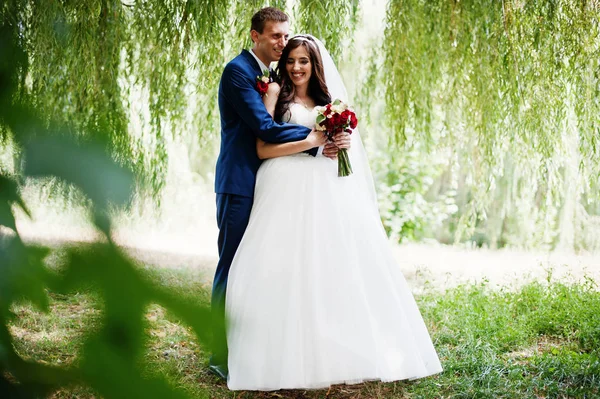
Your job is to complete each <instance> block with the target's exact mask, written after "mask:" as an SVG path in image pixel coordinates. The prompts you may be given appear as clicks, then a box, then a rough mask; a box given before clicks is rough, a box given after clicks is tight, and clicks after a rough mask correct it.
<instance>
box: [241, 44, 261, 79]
mask: <svg viewBox="0 0 600 399" xmlns="http://www.w3.org/2000/svg"><path fill="white" fill-rule="evenodd" d="M240 56H242V57H243V58H244V59H245V60H246V63H247V64H248V66H249V67H250V68H251V69H252V72H253V73H254V74H255V75H256V76H260V75H262V70H261V69H260V66H259V65H258V62H256V60H255V59H254V57H253V56H252V54H250V52H249V51H248V50H242V53H241V54H240Z"/></svg>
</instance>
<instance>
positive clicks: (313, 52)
mask: <svg viewBox="0 0 600 399" xmlns="http://www.w3.org/2000/svg"><path fill="white" fill-rule="evenodd" d="M300 46H303V47H304V48H305V49H306V52H307V53H308V56H309V57H310V63H311V65H312V73H311V75H310V80H309V81H308V90H307V94H308V96H309V97H310V98H312V99H313V101H314V102H315V105H326V104H329V103H330V102H331V96H330V95H329V90H328V89H327V85H326V84H325V71H324V70H323V60H322V59H321V53H320V52H319V48H318V46H317V43H316V42H315V41H314V40H313V39H312V38H311V37H310V36H305V35H298V36H294V37H292V38H291V39H290V40H289V41H288V43H287V46H285V48H284V49H283V52H282V53H281V58H280V59H279V63H278V64H277V69H278V72H279V74H280V77H281V91H280V93H279V99H278V100H277V105H276V106H275V120H276V121H279V122H282V119H283V116H284V115H285V113H286V112H287V111H288V110H289V109H290V105H291V103H292V102H293V101H294V96H295V95H296V87H295V86H294V84H293V83H292V80H291V79H290V76H289V74H288V72H287V69H286V68H285V64H286V62H287V59H288V57H289V56H290V52H291V51H292V50H294V49H295V48H298V47H300Z"/></svg>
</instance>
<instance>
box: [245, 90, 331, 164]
mask: <svg viewBox="0 0 600 399" xmlns="http://www.w3.org/2000/svg"><path fill="white" fill-rule="evenodd" d="M279 90H280V86H279V84H277V83H269V88H268V90H267V94H266V95H265V96H263V102H264V103H265V107H266V108H267V112H268V113H269V115H271V117H273V115H275V106H276V105H277V98H278V95H279ZM322 144H325V135H324V134H322V133H321V132H317V131H315V130H313V131H312V132H310V133H309V135H308V136H306V138H305V139H304V140H300V141H293V142H290V143H283V144H274V143H266V142H264V141H262V140H261V139H259V138H257V139H256V153H257V154H258V157H259V158H260V159H268V158H277V157H283V156H286V155H292V154H297V153H299V152H303V151H306V150H310V149H311V148H314V147H318V146H320V145H322Z"/></svg>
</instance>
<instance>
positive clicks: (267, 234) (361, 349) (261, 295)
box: [226, 35, 442, 390]
mask: <svg viewBox="0 0 600 399" xmlns="http://www.w3.org/2000/svg"><path fill="white" fill-rule="evenodd" d="M279 71H280V73H281V75H282V84H281V91H280V93H279V97H277V95H276V92H277V91H278V90H279V87H278V86H277V85H274V84H271V85H270V94H268V95H267V96H265V98H264V101H265V105H266V107H267V110H268V111H269V112H270V113H271V115H273V116H274V118H275V119H276V120H278V121H286V122H288V121H289V122H291V123H296V124H300V125H304V126H307V127H313V126H314V124H315V119H316V115H317V111H316V110H315V108H314V107H315V106H316V105H325V104H327V103H329V102H331V100H332V99H335V98H340V99H341V100H343V101H346V100H347V98H346V97H347V96H346V90H345V87H344V85H343V82H342V80H341V78H340V75H339V73H338V71H337V68H336V67H335V64H334V63H333V60H332V59H331V57H330V55H329V53H328V52H327V51H326V50H325V48H324V47H323V45H322V43H321V42H320V41H318V40H317V39H315V38H313V37H312V36H308V35H299V36H295V37H293V38H292V39H290V41H289V42H288V44H287V46H286V47H285V49H284V50H283V54H282V56H281V59H280V61H279ZM323 143H324V139H323V138H322V136H321V134H320V133H318V132H313V133H311V135H309V137H307V139H306V140H304V141H300V142H296V143H286V144H268V143H264V142H260V141H259V142H258V143H257V151H258V154H259V157H260V158H263V159H265V158H268V159H267V160H266V161H265V162H263V164H262V165H261V167H260V169H259V171H258V175H257V180H256V188H255V197H254V204H253V207H252V213H251V216H250V221H249V224H248V227H247V229H246V232H245V235H244V237H243V239H242V242H241V244H240V246H239V248H238V250H237V252H236V255H235V258H234V260H233V263H232V265H231V270H230V274H229V280H228V285H227V297H226V315H227V321H228V327H227V341H228V346H229V359H228V366H229V377H228V386H229V388H230V389H232V390H242V389H243V390H277V389H293V388H324V387H328V386H329V385H331V384H338V383H357V382H361V381H366V380H382V381H395V380H402V379H415V378H421V377H425V376H429V375H432V374H435V373H439V372H441V370H442V368H441V365H440V362H439V359H438V356H437V354H436V352H435V349H434V347H433V344H432V342H431V339H430V337H429V333H428V331H427V328H426V326H425V324H424V322H423V319H422V317H421V314H420V312H419V309H418V308H417V305H416V303H415V301H414V298H413V296H412V294H411V291H410V288H409V287H408V285H407V284H406V281H405V279H404V276H403V275H402V273H401V271H400V269H399V267H398V265H397V264H396V262H395V260H394V257H393V255H392V251H391V248H390V247H389V244H388V240H387V237H386V235H385V231H384V229H383V227H382V225H381V221H380V216H379V212H378V209H377V203H376V198H375V191H374V188H373V181H372V178H371V173H370V170H369V166H368V162H367V159H366V155H365V151H364V148H363V146H362V143H361V141H360V136H359V133H358V131H357V130H355V131H354V132H353V133H352V145H351V149H350V151H349V154H350V161H351V163H352V167H353V169H354V174H352V175H350V176H348V177H338V175H337V162H332V161H331V160H330V159H328V158H326V157H323V156H317V157H316V158H313V157H311V156H309V155H307V154H304V153H298V152H299V151H304V150H306V149H308V148H312V147H314V146H318V145H321V144H323Z"/></svg>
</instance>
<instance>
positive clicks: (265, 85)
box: [256, 71, 272, 97]
mask: <svg viewBox="0 0 600 399" xmlns="http://www.w3.org/2000/svg"><path fill="white" fill-rule="evenodd" d="M271 82H272V80H271V74H270V73H269V71H264V72H263V74H262V76H257V77H256V89H257V90H258V93H259V94H260V96H261V97H262V96H264V95H265V94H267V90H268V89H269V83H271Z"/></svg>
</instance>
